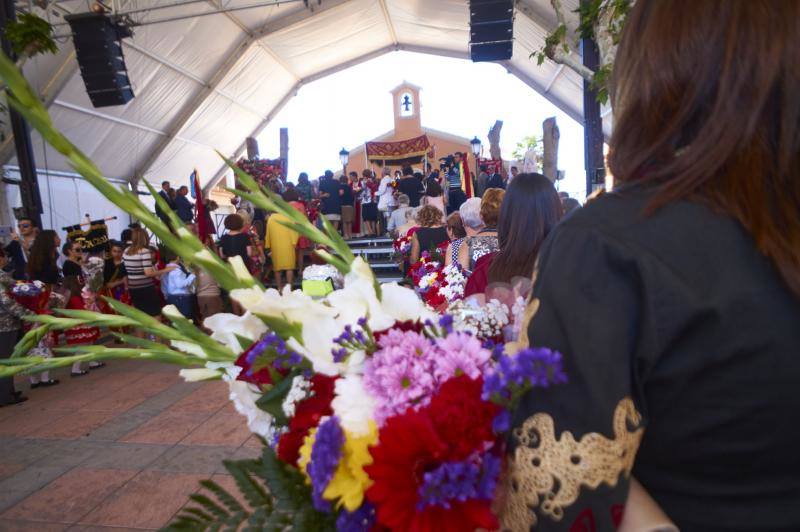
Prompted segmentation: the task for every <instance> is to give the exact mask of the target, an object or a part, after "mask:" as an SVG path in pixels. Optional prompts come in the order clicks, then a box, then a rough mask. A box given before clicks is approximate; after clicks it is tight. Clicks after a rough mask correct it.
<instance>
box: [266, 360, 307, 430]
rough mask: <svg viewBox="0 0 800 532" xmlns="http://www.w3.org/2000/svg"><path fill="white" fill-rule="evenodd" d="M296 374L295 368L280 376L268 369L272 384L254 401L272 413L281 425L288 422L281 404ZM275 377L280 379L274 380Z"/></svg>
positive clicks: (297, 372)
mask: <svg viewBox="0 0 800 532" xmlns="http://www.w3.org/2000/svg"><path fill="white" fill-rule="evenodd" d="M270 369H272V368H270ZM298 374H299V371H298V370H297V369H294V370H292V371H291V372H290V373H289V374H288V375H287V376H286V377H281V375H280V374H279V373H278V372H277V371H270V375H272V378H273V385H272V387H271V388H270V389H269V390H267V391H266V392H264V394H263V395H262V396H261V397H259V399H258V400H257V401H256V405H257V406H258V408H260V409H261V410H263V411H264V412H267V413H268V414H270V415H272V417H274V418H275V423H276V424H278V425H282V426H283V425H286V424H287V423H288V422H289V420H288V419H287V417H286V414H285V413H284V412H283V407H282V405H283V402H284V401H285V400H286V396H287V395H288V394H289V390H291V389H292V381H293V380H294V378H295V377H296V376H297V375H298ZM276 377H278V378H280V379H281V380H279V381H276V380H275V378H276Z"/></svg>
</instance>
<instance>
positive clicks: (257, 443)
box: [242, 434, 264, 449]
mask: <svg viewBox="0 0 800 532" xmlns="http://www.w3.org/2000/svg"><path fill="white" fill-rule="evenodd" d="M242 447H250V448H251V449H263V448H264V442H263V441H261V438H259V437H258V436H256V435H255V434H251V435H250V437H249V438H247V439H246V440H245V441H244V443H243V444H242Z"/></svg>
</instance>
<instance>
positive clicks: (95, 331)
mask: <svg viewBox="0 0 800 532" xmlns="http://www.w3.org/2000/svg"><path fill="white" fill-rule="evenodd" d="M61 251H62V253H63V254H64V257H66V259H67V260H65V261H64V264H63V265H62V266H61V273H62V274H63V276H64V279H63V286H64V288H66V289H67V290H68V291H69V294H68V296H67V307H66V308H68V309H73V310H86V306H85V305H84V303H83V297H82V296H81V292H82V290H83V288H84V286H86V279H85V277H84V274H83V268H82V267H81V263H82V262H83V249H82V248H81V245H80V244H79V243H77V242H67V243H66V244H64V246H63V247H62V248H61ZM66 337H67V344H68V345H83V344H89V345H91V344H93V343H95V342H96V341H97V339H98V338H99V337H100V329H99V328H98V327H86V326H79V327H73V328H72V329H67V331H66ZM103 365H104V364H103V363H101V362H93V363H91V364H90V365H89V368H90V369H91V368H99V367H102V366H103ZM87 373H89V372H88V371H86V370H82V369H80V368H79V367H78V368H75V367H73V368H72V376H73V377H79V376H81V375H86V374H87Z"/></svg>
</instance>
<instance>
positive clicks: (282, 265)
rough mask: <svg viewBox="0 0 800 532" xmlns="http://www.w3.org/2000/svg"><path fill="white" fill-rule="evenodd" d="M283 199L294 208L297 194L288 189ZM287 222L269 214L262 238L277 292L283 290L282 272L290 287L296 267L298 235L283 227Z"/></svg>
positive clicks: (278, 215) (287, 220)
mask: <svg viewBox="0 0 800 532" xmlns="http://www.w3.org/2000/svg"><path fill="white" fill-rule="evenodd" d="M283 199H284V200H285V201H287V202H289V203H292V204H293V206H294V203H295V202H296V201H297V192H296V191H295V190H294V189H291V188H290V189H288V190H287V191H286V192H284V194H283ZM301 206H302V204H301ZM304 210H305V209H304ZM289 221H290V220H289V218H287V217H286V216H284V215H283V214H277V213H273V214H271V215H270V216H269V219H268V220H267V231H266V234H265V236H264V247H265V248H268V249H269V250H270V256H271V257H272V269H273V270H274V271H275V282H276V283H277V284H278V290H282V289H283V284H284V283H283V272H286V283H287V284H289V286H291V285H292V282H293V281H294V270H295V268H296V267H297V254H296V248H297V242H298V240H299V239H300V234H299V233H298V232H297V231H294V230H292V229H289V228H288V227H286V226H285V225H283V224H284V223H287V222H289Z"/></svg>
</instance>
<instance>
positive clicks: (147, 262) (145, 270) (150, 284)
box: [122, 227, 175, 334]
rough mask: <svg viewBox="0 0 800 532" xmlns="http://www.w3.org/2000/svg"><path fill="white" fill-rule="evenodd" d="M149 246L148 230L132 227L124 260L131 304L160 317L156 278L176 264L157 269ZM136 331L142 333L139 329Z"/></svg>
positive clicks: (159, 300) (146, 312) (148, 313)
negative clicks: (129, 242) (129, 243)
mask: <svg viewBox="0 0 800 532" xmlns="http://www.w3.org/2000/svg"><path fill="white" fill-rule="evenodd" d="M149 246H150V239H149V237H148V236H147V231H145V230H144V229H142V228H138V227H137V228H135V229H132V230H131V245H130V246H128V247H127V248H126V249H125V252H124V253H123V254H122V262H123V265H124V266H125V273H126V275H127V277H128V293H129V294H130V296H131V304H132V305H133V306H134V308H136V309H137V310H141V311H142V312H144V313H145V314H147V315H148V316H154V317H160V316H161V295H160V294H159V291H158V289H157V288H156V285H155V282H154V280H155V279H158V278H159V277H161V276H162V275H164V274H165V273H167V272H170V271H172V270H173V269H174V268H175V266H173V265H168V266H166V267H165V268H163V269H157V268H156V266H155V264H156V261H155V260H154V257H153V251H152V250H151V249H150V247H149ZM135 332H137V333H138V334H141V333H140V332H139V331H135Z"/></svg>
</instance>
